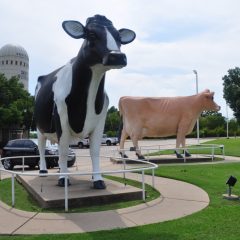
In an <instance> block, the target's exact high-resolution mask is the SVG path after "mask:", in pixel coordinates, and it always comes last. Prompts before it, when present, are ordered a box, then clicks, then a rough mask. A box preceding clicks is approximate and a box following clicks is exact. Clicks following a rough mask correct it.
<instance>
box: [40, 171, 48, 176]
mask: <svg viewBox="0 0 240 240" xmlns="http://www.w3.org/2000/svg"><path fill="white" fill-rule="evenodd" d="M47 173H48V170H39V174H47ZM40 177H47V176H46V175H42V176H41V175H40Z"/></svg>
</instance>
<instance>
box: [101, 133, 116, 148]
mask: <svg viewBox="0 0 240 240" xmlns="http://www.w3.org/2000/svg"><path fill="white" fill-rule="evenodd" d="M101 143H102V144H107V146H111V145H117V144H118V138H117V137H108V136H107V134H103V136H102V142H101Z"/></svg>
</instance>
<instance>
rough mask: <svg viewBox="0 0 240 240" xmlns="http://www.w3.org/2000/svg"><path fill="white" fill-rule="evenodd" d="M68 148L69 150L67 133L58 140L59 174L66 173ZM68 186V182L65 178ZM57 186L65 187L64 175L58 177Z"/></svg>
mask: <svg viewBox="0 0 240 240" xmlns="http://www.w3.org/2000/svg"><path fill="white" fill-rule="evenodd" d="M68 148H69V136H68V133H63V134H62V136H61V137H60V139H59V144H58V152H59V161H58V165H59V168H60V173H68V168H67V160H68ZM67 181H68V183H67V184H68V185H70V181H69V179H68V177H67ZM58 186H60V187H64V186H65V175H60V176H59V179H58Z"/></svg>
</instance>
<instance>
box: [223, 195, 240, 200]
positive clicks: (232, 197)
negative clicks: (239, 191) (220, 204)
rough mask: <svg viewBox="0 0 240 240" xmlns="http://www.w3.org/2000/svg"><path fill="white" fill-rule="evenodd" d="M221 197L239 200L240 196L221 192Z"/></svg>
mask: <svg viewBox="0 0 240 240" xmlns="http://www.w3.org/2000/svg"><path fill="white" fill-rule="evenodd" d="M223 198H225V199H227V200H239V199H240V197H239V196H237V195H234V194H231V195H228V194H223Z"/></svg>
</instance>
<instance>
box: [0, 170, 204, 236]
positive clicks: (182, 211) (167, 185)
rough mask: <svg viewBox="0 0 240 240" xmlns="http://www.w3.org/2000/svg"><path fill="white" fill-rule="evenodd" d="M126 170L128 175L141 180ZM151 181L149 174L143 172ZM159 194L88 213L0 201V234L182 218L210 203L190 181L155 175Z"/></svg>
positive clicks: (94, 228) (112, 226) (73, 230)
mask: <svg viewBox="0 0 240 240" xmlns="http://www.w3.org/2000/svg"><path fill="white" fill-rule="evenodd" d="M140 177H141V175H139V174H134V173H129V174H127V178H132V179H135V180H140ZM145 181H146V183H148V184H151V182H152V177H151V176H146V175H145ZM155 188H156V189H157V190H158V191H160V192H161V197H160V198H158V199H155V200H153V201H151V202H148V203H145V204H140V205H137V206H134V207H129V208H124V209H118V210H109V211H102V212H90V213H61V214H58V213H37V212H24V211H21V210H17V209H14V208H11V207H9V206H7V205H5V204H4V203H2V202H0V216H1V218H0V234H5V235H18V234H53V233H81V232H91V231H98V230H109V229H115V228H127V227H133V226H140V225H144V224H151V223H156V222H163V221H168V220H173V219H177V218H181V217H184V216H187V215H190V214H192V213H195V212H198V211H200V210H202V209H203V208H205V207H207V206H208V204H209V198H208V195H207V193H206V192H204V191H203V190H202V189H201V188H199V187H196V186H194V185H192V184H189V183H185V182H181V181H176V180H172V179H166V178H161V177H155Z"/></svg>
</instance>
